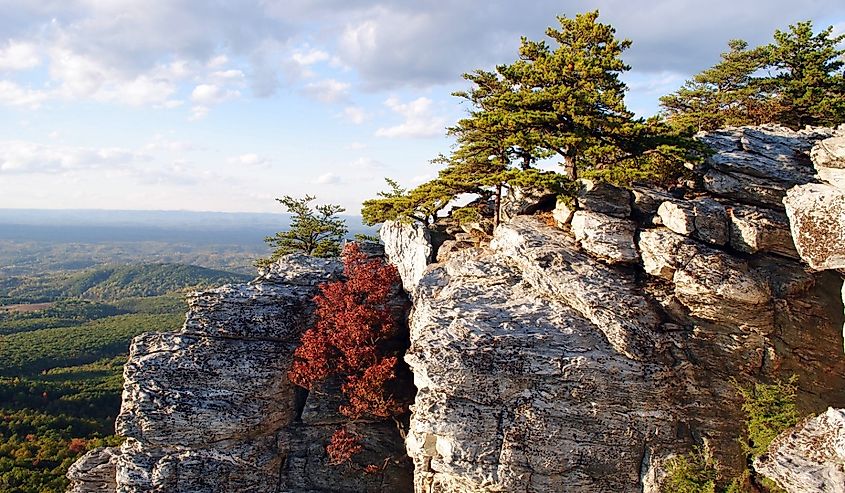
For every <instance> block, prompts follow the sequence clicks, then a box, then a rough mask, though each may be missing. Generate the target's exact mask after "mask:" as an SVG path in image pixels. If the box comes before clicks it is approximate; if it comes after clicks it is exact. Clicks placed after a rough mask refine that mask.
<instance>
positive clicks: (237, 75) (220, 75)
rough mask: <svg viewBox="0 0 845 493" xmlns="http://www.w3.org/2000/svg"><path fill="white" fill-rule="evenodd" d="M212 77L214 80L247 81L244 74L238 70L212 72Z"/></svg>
mask: <svg viewBox="0 0 845 493" xmlns="http://www.w3.org/2000/svg"><path fill="white" fill-rule="evenodd" d="M211 77H212V78H214V79H220V80H227V81H242V80H244V79H245V76H244V73H243V72H242V71H240V70H236V69H229V70H219V71H217V72H212V73H211Z"/></svg>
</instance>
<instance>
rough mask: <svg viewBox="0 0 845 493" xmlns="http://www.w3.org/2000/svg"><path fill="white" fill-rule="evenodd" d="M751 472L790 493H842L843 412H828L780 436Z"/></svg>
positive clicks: (844, 474) (844, 467)
mask: <svg viewBox="0 0 845 493" xmlns="http://www.w3.org/2000/svg"><path fill="white" fill-rule="evenodd" d="M754 469H755V470H756V471H758V472H759V473H761V474H763V475H765V476H766V477H768V478H771V479H773V480H775V481H776V482H777V483H778V484H779V485H780V486H781V487H782V488H784V489H785V490H786V491H788V492H789V493H845V409H834V408H829V409H828V410H827V412H825V413H823V414H820V415H818V416H815V417H812V418H809V419H807V420H805V421H803V422H802V423H799V424H798V425H797V426H796V427H794V428H792V429H790V430H788V431H786V432H784V433H782V434H781V435H780V436H778V437H777V438H776V439H775V440H774V441H773V442H772V444H771V445H770V446H769V450H768V452H767V453H766V454H765V455H763V456H761V457H760V458H758V459H757V460H755V461H754Z"/></svg>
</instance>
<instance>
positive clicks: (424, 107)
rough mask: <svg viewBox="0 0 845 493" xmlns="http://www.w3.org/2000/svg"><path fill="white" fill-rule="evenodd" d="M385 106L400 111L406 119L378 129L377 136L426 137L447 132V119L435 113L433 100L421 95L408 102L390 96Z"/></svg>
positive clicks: (396, 111)
mask: <svg viewBox="0 0 845 493" xmlns="http://www.w3.org/2000/svg"><path fill="white" fill-rule="evenodd" d="M384 104H385V106H387V107H388V108H390V109H391V110H392V111H393V112H395V113H398V114H399V115H401V116H402V117H403V118H404V121H403V122H402V123H400V124H398V125H394V126H392V127H382V128H379V129H378V130H376V137H388V138H425V137H437V136H442V135H444V133H445V127H446V119H445V118H443V117H442V116H438V115H435V114H433V112H432V101H431V100H430V99H428V98H425V97H421V98H417V99H415V100H413V101H409V102H407V103H403V102H401V101H400V100H399V99H398V98H395V97H390V98H388V99H387V101H385V102H384Z"/></svg>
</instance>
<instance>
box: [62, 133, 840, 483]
mask: <svg viewBox="0 0 845 493" xmlns="http://www.w3.org/2000/svg"><path fill="white" fill-rule="evenodd" d="M837 135H838V134H836V132H834V131H833V130H830V129H807V130H802V131H798V132H794V131H791V130H788V129H785V128H782V127H775V126H761V127H746V128H734V129H726V130H724V131H720V132H715V133H712V134H707V135H702V136H701V138H702V140H703V141H704V142H707V143H709V144H710V145H712V146H714V148H715V150H716V153H715V154H714V155H713V156H711V157H710V158H709V159H708V160H707V163H706V164H705V165H703V166H702V167H700V169H696V170H695V172H696V173H697V174H698V176H697V182H698V183H700V187H699V188H697V189H686V190H675V191H673V192H672V193H671V194H670V193H668V192H666V191H661V190H657V189H653V188H649V187H645V186H637V187H634V189H633V190H632V191H630V192H629V191H627V190H622V189H618V188H616V187H611V186H608V185H601V184H592V183H591V184H588V186H587V185H585V187H584V188H583V189H582V190H581V194H580V196H579V197H578V199H577V201H575V202H577V207H576V204H575V203H572V204H570V203H568V202H563V203H561V202H559V203H558V207H557V209H556V212H555V213H553V214H548V216H550V217H545V216H544V217H539V216H532V215H526V214H531V213H532V212H534V211H535V210H547V211H551V210H552V209H553V208H554V206H555V202H554V197H549V196H547V195H546V194H540V195H538V196H537V197H534V198H533V199H531V197H528V196H527V195H526V194H524V193H523V194H521V195H519V196H516V195H514V196H513V197H510V198H509V199H508V201H509V202H508V201H506V202H508V203H509V204H510V205H508V213H507V214H506V215H505V217H507V219H508V221H506V222H503V223H502V224H500V225H499V226H498V227H497V228H496V229H495V231H493V233H492V236H487V237H485V235H487V234H489V229H488V228H484V227H480V228H475V229H473V228H468V229H469V231H467V230H466V229H463V228H462V227H460V225H455V224H453V223H450V224H449V225H446V226H443V225H440V226H443V227H441V228H440V229H435V230H429V229H427V228H425V227H423V226H421V225H415V224H400V223H388V224H385V225H384V226H383V227H382V229H381V234H382V239H383V241H384V243H385V253H386V255H387V256H388V257H389V259H390V261H391V262H393V263H394V264H395V265H396V266H397V267H398V270H399V272H400V275H401V276H402V280H403V285H404V287H405V290H406V291H407V292H408V293H409V294H410V295H411V297H412V300H413V310H412V313H411V315H410V319H409V324H410V348H409V349H408V351H407V353H406V356H405V360H406V362H407V363H408V365H409V366H410V368H411V370H412V371H413V375H414V383H415V385H416V387H417V391H418V392H417V395H416V400H415V402H414V405H413V406H412V416H411V419H410V427H409V429H408V431H407V436H406V438H405V441H404V447H405V450H407V453H408V455H409V456H410V458H411V460H412V461H413V478H411V476H410V470H409V468H406V467H404V466H403V464H402V463H401V461H399V462H391V463H389V464H388V466H387V468H386V469H385V470H383V471H381V473H379V474H374V475H365V474H361V473H359V472H356V471H353V470H350V469H338V468H332V467H329V466H328V465H327V458H326V457H325V451H324V447H325V444H326V443H327V440H328V436H329V435H330V434H331V433H332V432H333V431H334V429H335V427H336V425H337V422H338V419H339V417H338V416H337V415H336V414H335V413H333V412H332V410H333V409H336V407H337V406H336V402H337V395H336V387H337V386H336V385H334V386H332V385H327V386H326V387H325V388H324V389H319V391H314V392H311V393H310V394H308V395H307V396H306V395H304V394H303V393H300V392H298V391H296V389H294V387H293V386H292V385H291V384H290V383H289V382H288V381H287V376H286V374H287V370H288V369H289V367H290V364H291V358H292V352H293V349H294V347H295V346H296V344H297V341H298V337H299V334H301V333H302V331H303V330H304V329H305V327H307V326H308V324H309V323H310V322H311V313H312V310H313V307H312V306H311V301H310V300H311V298H312V297H313V295H314V293H315V292H316V289H317V288H316V286H317V284H318V283H320V282H322V281H324V280H328V279H335V278H337V276H339V275H340V270H339V269H340V266H339V264H338V263H337V262H334V261H322V260H314V259H306V258H302V257H292V258H288V259H285V260H284V261H283V263H282V264H279V265H277V266H276V267H274V268H273V269H271V270H270V271H269V272H266V273H264V274H262V275H261V276H260V277H259V278H258V279H256V280H255V281H253V282H252V283H250V284H248V285H236V286H224V287H222V288H218V289H216V290H210V291H205V292H202V293H195V294H194V295H192V297H191V298H190V300H189V301H190V307H191V311H190V312H189V314H188V320H187V321H186V323H185V326H184V328H183V329H182V330H181V331H179V332H177V333H162V334H145V335H143V336H140V337H139V338H137V339H136V340H135V341H134V343H133V345H132V351H131V355H130V361H129V363H128V364H127V366H126V370H125V391H124V402H123V407H122V410H121V414H120V417H119V418H118V422H117V428H118V431H119V433H120V434H122V435H123V436H125V437H126V441H125V443H124V444H123V445H122V446H121V447H120V448H119V449H101V450H97V451H93V452H91V453H89V454H88V455H87V456H85V457H84V458H83V459H82V460H80V461H79V462H77V464H76V465H74V467H73V468H72V469H71V472H70V473H69V477H70V478H71V480H72V482H73V489H72V490H71V491H73V492H74V493H88V492H94V491H108V492H111V491H120V492H142V491H143V492H176V493H180V492H188V491H191V492H206V491H208V492H211V491H215V492H229V491H232V492H234V491H248V492H256V493H261V492H265V491H266V492H276V491H285V492H312V493H323V492H337V491H353V492H371V491H372V492H376V491H378V492H381V493H394V492H395V493H402V492H409V491H415V492H417V493H463V492H466V493H469V492H472V493H481V492H491V493H492V492H503V491H526V492H537V493H540V492H556V491H566V492H574V493H577V492H598V491H613V492H620V493H627V492H632V493H633V492H637V493H639V492H644V493H657V492H658V491H660V487H661V483H662V482H663V479H664V476H665V474H666V463H667V460H668V459H669V458H671V457H672V456H675V455H677V454H684V453H687V452H688V451H690V450H691V449H692V448H693V447H694V446H700V445H704V446H706V447H707V449H708V450H710V451H712V453H713V455H714V458H715V459H716V460H717V461H718V463H719V465H720V468H721V469H722V471H721V473H722V475H721V476H720V477H724V478H730V477H733V476H737V475H740V474H741V473H742V472H743V470H744V469H745V468H746V467H747V461H746V457H745V453H744V451H743V450H742V449H741V447H740V445H739V442H738V440H737V439H738V438H739V437H740V436H741V435H742V434H743V428H744V427H743V420H744V415H743V413H742V409H741V407H742V406H741V405H742V396H741V395H740V393H739V392H738V391H737V388H736V385H741V386H746V387H747V386H750V385H752V384H753V383H756V382H761V381H773V380H776V379H782V378H788V377H789V376H791V375H793V374H794V375H796V376H797V379H798V380H797V385H798V388H799V392H798V407H799V409H800V410H801V411H802V412H804V413H807V414H810V413H812V414H817V413H819V412H822V411H823V410H824V409H827V408H828V406H832V407H833V408H834V409H832V410H830V411H828V412H827V413H825V414H823V415H822V416H821V417H819V418H814V419H810V420H808V421H805V422H804V423H803V424H802V425H801V426H799V427H798V428H797V429H796V430H794V431H792V432H791V433H790V434H788V436H783V437H780V438H779V439H778V440H776V442H775V444H773V448H772V449H771V450H770V453H769V454H768V455H767V456H766V457H764V458H761V459H760V461H758V463H757V468H758V470H759V471H761V472H763V473H764V474H766V475H768V476H770V477H772V478H773V479H775V480H776V481H778V482H780V483H781V484H782V485H784V486H785V487H786V488H787V489H789V490H790V492H791V493H792V492H797V491H841V490H837V489H836V488H837V487H838V486H836V485H839V486H841V481H842V479H841V475H842V470H843V469H842V463H843V462H842V459H843V450H841V449H843V446H842V443H843V441H842V440H843V439H842V430H843V420H845V418H843V416H844V415H843V414H842V412H841V411H839V410H837V409H835V408H840V407H845V354H843V351H842V347H843V336H842V325H843V319H845V315H843V305H842V296H843V290H842V289H843V287H842V279H841V274H840V272H838V271H818V270H813V269H808V268H807V266H808V264H809V266H811V267H813V268H814V269H821V268H837V269H840V268H843V267H845V266H839V262H840V259H839V257H838V256H837V255H839V254H840V253H841V252H842V251H845V249H843V248H842V247H839V249H838V250H837V247H831V248H828V249H827V250H824V248H827V247H826V245H829V244H830V245H837V244H838V243H836V242H837V241H842V240H843V239H842V238H841V237H839V236H836V235H837V234H841V232H842V231H843V230H845V228H843V227H842V226H843V225H842V224H841V222H837V221H841V220H843V218H842V212H841V209H840V210H839V212H837V210H836V209H835V208H834V207H833V206H831V207H825V208H820V206H819V204H820V203H824V202H823V200H830V201H831V202H830V203H832V204H839V205H838V206H841V204H842V203H841V198H838V196H834V195H831V189H833V190H836V191H838V192H837V193H841V192H842V191H841V190H840V189H838V188H837V187H836V186H835V183H834V181H831V182H830V183H825V182H824V181H823V180H822V179H821V178H823V177H821V175H822V173H820V172H818V173H817V171H816V169H814V167H813V164H812V162H811V159H810V153H811V152H810V151H811V149H814V145H816V144H817V143H818V142H820V141H823V142H826V144H824V146H823V147H819V148H816V150H813V151H812V155H813V156H822V157H816V159H817V161H818V162H817V163H816V164H817V168H819V169H821V167H824V168H829V169H839V168H838V166H839V163H840V161H839V159H840V158H839V157H838V156H840V154H839V151H838V150H837V149H841V146H839V144H837V142H838V141H836V142H833V143H832V144H831V143H830V142H829V141H828V140H824V139H829V138H831V137H837ZM819 145H821V144H819ZM822 162H823V163H824V165H823V166H821V164H819V163H822ZM833 175H835V173H833V172H831V173H827V176H833ZM817 187H828V188H825V189H824V193H825V195H824V199H823V200H822V199H817V198H813V199H812V200H810V197H815V196H813V195H808V194H810V192H812V191H813V190H815V189H816V188H817ZM813 193H815V192H813ZM784 198H785V199H786V200H785V206H784V202H783V201H784ZM529 199H531V200H529ZM532 200H536V201H540V202H542V206H541V207H540V206H538V204H537V202H535V203H532ZM813 208H814V209H813ZM576 209H577V210H576ZM811 209H812V210H811ZM837 214H839V216H837ZM554 224H558V226H559V227H555V226H554ZM814 228H815V229H814ZM432 232H434V233H435V234H434V235H432ZM790 232H791V233H792V234H790ZM433 236H434V238H433ZM442 236H447V237H448V238H443V237H442ZM793 236H794V237H795V238H796V240H795V241H794V242H793V240H792V237H793ZM805 239H806V241H804V240H805ZM444 240H445V241H444ZM834 240H835V241H834ZM826 241H834V243H824V242H826ZM814 243H816V244H814ZM376 254H377V253H376ZM802 259H803V260H802ZM359 426H362V427H366V431H367V433H366V436H367V437H368V438H367V441H366V442H365V444H364V445H365V451H364V454H365V456H366V457H367V458H365V460H366V461H369V462H372V461H373V460H374V459H373V458H374V457H385V456H396V455H398V454H400V453H401V449H402V447H403V443H402V440H401V438H400V437H399V433H398V431H397V429H396V427H395V426H394V425H393V424H392V423H390V424H385V423H378V422H374V423H361V424H359ZM814 443H815V444H820V445H819V447H821V448H813V446H814V445H813V444H814ZM837 461H838V462H837ZM811 484H815V485H816V486H808V485H811ZM801 488H805V489H801ZM813 488H816V489H813Z"/></svg>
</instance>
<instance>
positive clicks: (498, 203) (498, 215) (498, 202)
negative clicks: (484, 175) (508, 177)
mask: <svg viewBox="0 0 845 493" xmlns="http://www.w3.org/2000/svg"><path fill="white" fill-rule="evenodd" d="M494 200H495V202H494V203H493V204H494V205H493V209H494V212H493V229H496V226H498V225H499V222H500V221H501V219H502V184H501V183H499V184H498V185H496V198H495V199H494Z"/></svg>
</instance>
